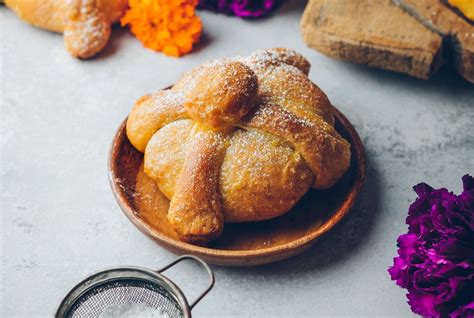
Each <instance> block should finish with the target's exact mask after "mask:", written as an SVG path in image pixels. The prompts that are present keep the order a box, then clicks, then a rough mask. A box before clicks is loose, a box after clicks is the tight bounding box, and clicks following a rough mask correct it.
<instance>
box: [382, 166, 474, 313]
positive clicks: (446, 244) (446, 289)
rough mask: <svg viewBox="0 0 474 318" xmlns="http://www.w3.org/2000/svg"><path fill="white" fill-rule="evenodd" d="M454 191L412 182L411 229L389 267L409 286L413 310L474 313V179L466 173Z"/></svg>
mask: <svg viewBox="0 0 474 318" xmlns="http://www.w3.org/2000/svg"><path fill="white" fill-rule="evenodd" d="M463 186H464V191H463V192H462V193H461V194H460V195H455V194H453V193H452V192H449V191H448V190H447V189H444V188H441V189H433V188H432V187H430V186H429V185H427V184H425V183H420V184H418V185H417V186H415V187H414V190H415V192H416V193H417V195H418V198H417V199H416V200H415V202H413V204H411V205H410V208H409V211H408V216H407V219H406V222H407V224H408V233H407V234H403V235H400V236H399V238H398V247H399V248H398V254H399V256H398V257H395V258H394V259H393V261H394V264H393V266H392V267H390V268H389V269H388V271H389V274H390V276H391V279H392V280H395V281H396V283H397V285H399V286H401V287H403V288H406V289H407V290H408V294H407V298H408V303H409V304H410V306H411V308H412V310H413V312H415V313H418V314H420V315H422V316H425V317H448V316H449V317H452V318H457V317H471V318H472V317H474V179H473V178H472V177H471V176H469V175H466V176H464V177H463Z"/></svg>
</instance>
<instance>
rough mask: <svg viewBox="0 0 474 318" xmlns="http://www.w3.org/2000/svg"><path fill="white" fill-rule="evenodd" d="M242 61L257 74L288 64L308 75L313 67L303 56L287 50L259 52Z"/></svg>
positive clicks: (275, 49) (278, 49) (274, 49)
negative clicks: (259, 71) (260, 71)
mask: <svg viewBox="0 0 474 318" xmlns="http://www.w3.org/2000/svg"><path fill="white" fill-rule="evenodd" d="M240 60H241V62H242V63H244V64H246V65H248V66H249V67H250V68H252V69H253V70H254V71H255V72H256V73H258V70H259V69H261V70H265V69H268V68H269V67H272V66H273V67H275V66H281V65H283V64H286V65H291V66H293V67H296V68H297V69H299V70H300V71H301V72H303V73H304V74H305V75H308V73H309V69H310V67H311V64H310V63H309V62H308V60H307V59H306V58H305V57H304V56H303V55H301V54H299V53H298V52H296V51H294V50H290V49H287V48H272V49H266V50H261V51H257V52H255V53H253V54H251V55H250V56H248V57H246V58H243V59H240Z"/></svg>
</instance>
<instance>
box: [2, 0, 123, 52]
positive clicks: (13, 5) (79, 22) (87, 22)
mask: <svg viewBox="0 0 474 318" xmlns="http://www.w3.org/2000/svg"><path fill="white" fill-rule="evenodd" d="M5 4H6V5H7V6H8V7H9V8H10V9H12V10H13V11H14V12H15V13H16V14H17V15H18V16H19V17H20V18H21V19H23V20H25V21H27V22H29V23H31V24H33V25H35V26H37V27H40V28H43V29H46V30H50V31H53V32H58V33H61V32H64V41H65V45H66V49H67V50H68V51H69V52H70V53H71V55H72V56H74V57H79V58H90V57H92V56H94V55H95V54H97V53H98V52H100V51H101V50H102V49H103V48H104V47H105V45H106V44H107V42H108V39H109V37H110V24H111V23H113V22H116V21H118V20H119V19H120V17H121V16H122V15H123V14H124V13H125V10H126V9H127V7H128V1H127V0H71V1H65V0H6V1H5Z"/></svg>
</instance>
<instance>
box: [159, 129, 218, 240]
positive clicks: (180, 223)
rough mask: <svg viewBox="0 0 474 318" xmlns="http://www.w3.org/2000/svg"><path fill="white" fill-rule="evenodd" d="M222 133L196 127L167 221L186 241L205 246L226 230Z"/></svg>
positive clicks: (187, 148) (188, 145)
mask: <svg viewBox="0 0 474 318" xmlns="http://www.w3.org/2000/svg"><path fill="white" fill-rule="evenodd" d="M226 144H227V143H226V137H225V136H224V135H223V134H221V133H216V132H214V131H210V130H202V129H201V128H199V127H198V126H195V127H194V129H193V132H192V138H189V139H188V144H187V147H186V155H185V161H184V164H183V168H182V171H181V174H180V175H179V177H178V179H177V181H176V187H175V190H174V195H173V198H172V199H171V202H170V208H169V211H168V220H169V222H170V224H171V225H172V226H173V228H174V230H175V231H176V233H177V234H178V236H179V237H180V238H181V239H182V240H183V241H186V242H191V243H199V244H204V243H207V242H208V241H210V240H212V239H215V238H217V237H218V236H219V235H220V234H221V233H222V231H223V229H224V216H223V214H222V208H221V201H220V200H221V199H220V195H219V193H218V192H217V187H218V180H219V178H218V175H219V171H220V165H221V162H222V158H223V154H224V152H225V148H226Z"/></svg>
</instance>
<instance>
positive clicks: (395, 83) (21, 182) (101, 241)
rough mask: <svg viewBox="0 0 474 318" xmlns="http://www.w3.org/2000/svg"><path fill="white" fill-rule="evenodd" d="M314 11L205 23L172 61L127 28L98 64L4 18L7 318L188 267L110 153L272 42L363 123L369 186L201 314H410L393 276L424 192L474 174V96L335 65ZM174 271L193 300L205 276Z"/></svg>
mask: <svg viewBox="0 0 474 318" xmlns="http://www.w3.org/2000/svg"><path fill="white" fill-rule="evenodd" d="M303 7H304V1H296V2H295V1H294V2H290V3H288V4H287V5H285V6H284V7H283V8H281V9H280V10H279V11H278V12H277V13H276V14H275V15H273V16H272V17H271V18H269V19H264V20H260V21H258V22H257V21H256V22H247V21H242V20H239V19H236V18H229V17H225V16H220V15H215V14H213V13H208V12H201V13H200V15H201V16H202V18H203V22H204V29H205V36H204V38H203V41H202V43H201V44H200V46H199V47H198V49H196V50H195V52H194V53H193V54H191V55H188V56H186V57H184V58H181V59H173V58H169V57H165V56H163V55H161V54H157V53H154V52H151V51H148V50H146V49H144V48H142V46H141V44H140V43H139V42H138V41H136V40H135V38H134V37H133V36H132V35H130V34H129V33H128V32H127V31H125V30H114V32H113V37H112V40H111V43H110V45H109V46H108V48H107V49H106V50H105V52H103V53H102V54H101V55H100V56H99V57H98V58H97V59H94V60H91V61H78V60H74V59H72V58H71V57H70V56H69V55H68V54H67V53H66V51H65V50H64V49H63V42H62V38H61V36H59V35H56V34H52V33H48V32H46V31H43V30H39V29H36V28H33V27H31V26H29V25H27V24H25V23H22V22H21V21H20V20H19V19H17V18H16V17H15V16H14V15H13V14H12V13H11V12H10V11H8V10H7V9H6V8H4V7H0V27H1V39H0V46H1V63H2V64H3V67H2V68H0V74H1V91H0V92H1V95H0V100H1V113H0V117H1V201H0V202H1V203H0V204H1V236H0V237H1V276H2V283H1V285H0V292H1V304H0V308H1V309H0V316H2V317H48V316H51V315H52V313H53V312H54V310H55V308H56V306H57V305H58V303H59V301H60V300H61V298H62V297H63V296H64V294H65V293H66V292H67V291H68V290H69V289H70V288H71V287H72V286H73V285H74V284H75V283H76V282H78V281H79V280H80V279H82V278H83V277H84V276H86V275H87V274H88V273H91V272H94V271H97V270H99V269H101V268H104V267H109V266H118V265H124V264H131V265H138V266H145V267H150V268H157V267H160V266H161V265H164V264H166V263H168V262H169V261H171V260H172V259H174V258H175V256H174V255H173V254H171V253H169V252H167V251H165V250H163V249H161V248H160V247H158V246H157V245H155V243H153V242H152V241H150V240H149V239H148V238H146V237H145V236H144V235H142V234H141V233H140V232H139V231H138V230H137V229H136V228H135V227H134V226H133V225H132V224H131V223H130V222H129V221H128V220H127V219H126V218H125V217H124V216H123V215H122V213H121V211H120V210H119V208H118V207H117V205H116V203H115V201H114V198H113V196H112V193H111V191H110V189H109V185H108V181H107V171H106V161H107V151H108V147H109V144H110V141H111V138H112V136H113V134H114V132H115V129H116V128H117V126H118V125H119V123H120V122H121V121H122V120H123V118H124V117H125V116H126V115H127V113H128V112H129V110H130V108H131V106H132V104H133V102H134V101H135V100H136V99H137V98H138V97H140V96H141V95H143V94H144V93H147V92H153V91H156V90H158V89H160V88H162V87H164V86H167V85H168V84H170V83H173V82H174V81H175V80H176V79H177V78H178V77H179V75H180V74H181V73H182V72H183V71H185V70H187V69H189V68H190V67H192V66H194V65H197V64H198V63H200V62H202V61H205V60H208V59H212V58H217V57H223V56H232V55H244V54H248V53H250V52H252V51H254V50H255V49H260V48H267V47H273V46H286V47H289V48H294V49H297V50H299V51H301V52H302V53H303V54H305V55H306V56H307V57H308V58H309V60H310V61H311V63H312V65H313V67H312V70H311V78H312V79H313V80H314V81H315V82H316V83H317V84H318V85H320V86H321V87H322V88H323V90H324V91H325V92H326V93H327V94H328V96H329V97H330V99H331V101H332V102H333V103H334V104H335V105H337V107H339V109H340V110H342V111H343V112H344V113H345V114H346V115H347V117H348V118H349V119H350V120H351V121H352V122H353V123H354V125H355V126H356V128H357V130H358V132H359V133H360V135H361V137H362V139H363V141H364V144H365V147H366V151H367V159H368V176H367V183H366V186H365V188H364V191H363V194H362V196H361V198H360V201H359V203H358V205H357V207H356V209H355V210H354V211H353V213H352V214H351V215H350V217H348V218H347V220H346V221H345V222H344V223H343V224H342V225H341V226H339V227H338V228H337V229H336V230H335V231H334V232H332V233H331V234H330V235H328V236H327V237H326V239H325V240H324V241H322V242H320V243H319V244H317V245H316V246H315V247H314V248H312V249H311V250H310V251H308V252H307V253H305V254H303V255H301V256H298V257H295V258H293V259H290V260H288V261H284V262H281V263H278V264H273V265H268V266H263V267H257V268H218V267H214V270H215V272H216V279H217V283H216V286H215V289H214V290H213V291H212V292H211V294H210V295H209V296H208V297H207V298H205V299H204V300H203V301H202V303H201V304H199V305H198V306H197V307H196V308H195V311H194V314H195V317H335V316H339V317H382V316H391V317H409V316H410V315H411V313H410V310H409V308H408V306H407V304H406V302H405V296H404V294H405V293H404V291H403V290H402V289H400V288H398V287H397V286H395V284H394V283H393V282H392V281H390V278H389V276H388V274H387V267H388V266H389V265H390V264H391V262H392V257H393V256H394V255H395V253H396V246H395V240H396V237H397V236H398V234H399V233H401V232H403V231H405V230H406V226H405V224H404V219H405V216H406V212H407V208H408V205H409V203H410V202H411V201H412V200H413V199H414V197H415V195H414V193H413V192H412V190H411V187H412V185H414V184H416V183H418V182H421V181H426V182H428V183H430V184H432V185H433V186H435V187H438V186H447V187H449V188H452V189H453V190H455V191H459V190H460V189H461V181H460V178H461V176H462V175H463V174H464V173H466V172H470V173H474V169H473V168H474V159H473V157H474V150H473V149H474V129H473V122H474V86H472V85H469V84H467V83H466V82H464V81H463V80H462V79H460V78H459V77H458V76H457V75H455V74H453V73H452V72H450V71H449V70H445V71H443V72H442V73H441V74H439V75H438V76H436V77H435V78H434V79H433V80H431V81H429V82H426V81H421V80H417V79H412V78H409V77H407V76H403V75H397V74H393V73H389V72H384V71H379V70H373V69H368V68H366V67H363V66H356V65H351V64H347V63H343V62H338V61H334V60H331V59H329V58H327V57H325V56H323V55H321V54H319V53H316V52H314V51H312V50H310V49H308V48H306V47H305V45H304V43H303V42H302V40H301V37H300V35H299V25H298V23H299V17H300V15H301V12H302V9H303ZM202 274H203V273H202V271H200V270H199V269H198V268H195V267H194V266H184V267H182V268H181V269H180V270H174V271H173V272H171V273H170V275H171V276H172V278H173V279H175V280H176V281H177V282H178V283H180V284H182V286H183V287H184V289H185V291H186V292H187V293H188V294H190V295H191V296H190V297H191V298H192V296H193V295H196V294H197V293H198V291H199V288H201V287H202V286H203V284H204V283H205V280H204V278H203V275H202Z"/></svg>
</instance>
